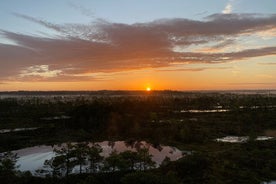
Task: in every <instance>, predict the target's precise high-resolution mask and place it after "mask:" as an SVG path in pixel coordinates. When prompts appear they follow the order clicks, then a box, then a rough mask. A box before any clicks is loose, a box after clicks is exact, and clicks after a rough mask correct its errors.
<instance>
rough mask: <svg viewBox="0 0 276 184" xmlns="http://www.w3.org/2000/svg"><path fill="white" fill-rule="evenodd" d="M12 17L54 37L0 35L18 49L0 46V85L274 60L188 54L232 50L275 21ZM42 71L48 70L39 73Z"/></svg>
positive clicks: (247, 17) (275, 49) (255, 53)
mask: <svg viewBox="0 0 276 184" xmlns="http://www.w3.org/2000/svg"><path fill="white" fill-rule="evenodd" d="M15 15H16V16H17V17H20V18H23V19H26V20H28V21H32V22H35V23H37V24H40V25H42V26H44V27H47V28H49V29H52V30H54V31H56V32H57V33H58V34H57V35H58V36H57V35H56V36H55V37H48V38H47V37H43V38H42V37H37V36H33V35H25V34H21V33H13V32H9V31H5V30H2V31H0V35H1V36H3V37H5V38H6V39H9V40H11V41H13V42H14V43H16V45H7V44H1V43H0V79H7V78H9V79H10V78H14V79H17V80H19V78H20V77H21V78H24V79H25V80H31V78H35V77H37V76H40V78H41V80H60V81H62V80H65V81H66V80H73V79H78V80H97V78H95V77H89V76H82V77H80V78H78V76H80V75H82V74H87V73H98V72H105V73H112V72H122V71H129V70H134V69H145V68H160V67H169V66H172V65H173V64H174V63H180V64H181V63H206V64H212V63H226V62H230V61H239V60H243V59H248V58H253V57H259V56H268V55H275V54H276V46H275V45H267V46H264V47H261V48H260V47H257V48H252V49H244V50H240V51H237V52H232V51H231V52H220V53H216V52H215V53H208V52H203V51H200V50H197V51H188V50H186V48H187V47H190V46H193V45H203V44H208V43H211V42H212V43H215V44H214V45H213V46H212V47H213V48H216V49H217V48H223V47H225V46H231V45H235V44H236V41H237V40H238V37H239V36H240V35H244V34H254V33H257V32H260V31H264V30H269V29H275V28H276V15H268V16H263V15H262V16H260V15H257V14H214V15H210V16H208V17H206V19H205V20H204V21H195V20H188V19H162V20H156V21H153V22H148V23H137V24H131V25H129V24H118V23H111V22H107V21H104V20H97V21H96V22H94V23H93V24H88V25H84V24H65V25H59V24H53V23H50V22H48V21H45V20H41V19H37V18H34V17H30V16H27V15H22V14H15ZM177 47H178V48H182V50H177V49H175V48H177ZM206 48H208V47H206ZM45 66H47V70H44V71H41V72H42V73H41V72H40V73H39V71H37V70H40V69H41V68H39V67H42V68H43V67H45ZM36 67H38V68H36ZM30 69H31V70H33V71H32V72H35V73H32V72H30ZM44 69H45V68H44ZM205 69H207V68H201V69H197V70H195V71H200V70H201V71H202V70H205ZM184 70H185V69H184ZM184 70H183V71H184ZM26 71H27V72H26ZM26 73H31V74H30V75H29V76H28V75H26Z"/></svg>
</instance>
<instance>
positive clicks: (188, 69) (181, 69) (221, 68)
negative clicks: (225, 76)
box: [156, 67, 232, 72]
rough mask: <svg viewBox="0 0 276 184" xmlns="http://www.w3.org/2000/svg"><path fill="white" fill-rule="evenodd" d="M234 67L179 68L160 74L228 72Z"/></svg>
mask: <svg viewBox="0 0 276 184" xmlns="http://www.w3.org/2000/svg"><path fill="white" fill-rule="evenodd" d="M231 68H232V67H199V68H177V69H162V70H156V71H158V72H201V71H204V70H226V69H231Z"/></svg>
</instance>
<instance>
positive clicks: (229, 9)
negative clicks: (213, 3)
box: [221, 0, 234, 14]
mask: <svg viewBox="0 0 276 184" xmlns="http://www.w3.org/2000/svg"><path fill="white" fill-rule="evenodd" d="M233 2H234V0H229V1H228V2H227V4H226V6H225V8H224V9H223V10H222V12H221V13H223V14H230V13H232V11H233Z"/></svg>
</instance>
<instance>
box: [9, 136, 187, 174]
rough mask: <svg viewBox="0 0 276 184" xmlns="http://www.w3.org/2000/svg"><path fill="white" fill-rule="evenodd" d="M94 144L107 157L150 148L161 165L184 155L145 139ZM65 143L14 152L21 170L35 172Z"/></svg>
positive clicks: (155, 160)
mask: <svg viewBox="0 0 276 184" xmlns="http://www.w3.org/2000/svg"><path fill="white" fill-rule="evenodd" d="M72 144H74V143H72ZM94 144H99V145H100V146H101V148H102V149H103V151H102V153H101V156H103V157H105V158H106V157H108V156H109V155H110V154H111V153H112V152H113V151H117V152H118V153H121V152H124V151H127V150H129V151H137V150H139V149H141V148H147V149H148V150H149V154H150V155H152V160H153V161H154V162H155V163H156V165H157V166H159V165H160V164H161V163H162V161H163V160H164V159H165V158H166V157H168V158H170V160H171V161H175V160H177V159H179V158H181V157H182V156H183V154H182V151H180V150H179V149H177V148H175V147H171V146H162V145H155V146H154V145H152V144H150V143H147V142H145V141H140V142H137V141H130V142H125V141H115V142H113V141H103V142H97V143H94ZM64 145H65V144H62V145H59V146H58V145H55V146H45V145H42V146H34V147H29V148H24V149H21V150H16V151H13V152H14V153H17V154H18V156H19V159H18V162H17V164H18V165H19V170H20V171H31V172H32V173H35V170H37V169H43V165H44V162H45V160H49V159H51V158H53V157H54V156H56V155H55V153H54V151H53V150H54V149H55V148H57V149H58V148H60V147H61V146H64ZM88 145H89V146H92V145H93V143H89V144H88Z"/></svg>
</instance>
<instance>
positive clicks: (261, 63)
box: [258, 62, 276, 65]
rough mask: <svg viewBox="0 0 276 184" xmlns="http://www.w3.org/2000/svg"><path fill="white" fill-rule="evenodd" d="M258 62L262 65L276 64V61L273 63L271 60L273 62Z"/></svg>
mask: <svg viewBox="0 0 276 184" xmlns="http://www.w3.org/2000/svg"><path fill="white" fill-rule="evenodd" d="M258 64H260V65H276V62H275V63H273V62H271V63H258Z"/></svg>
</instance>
